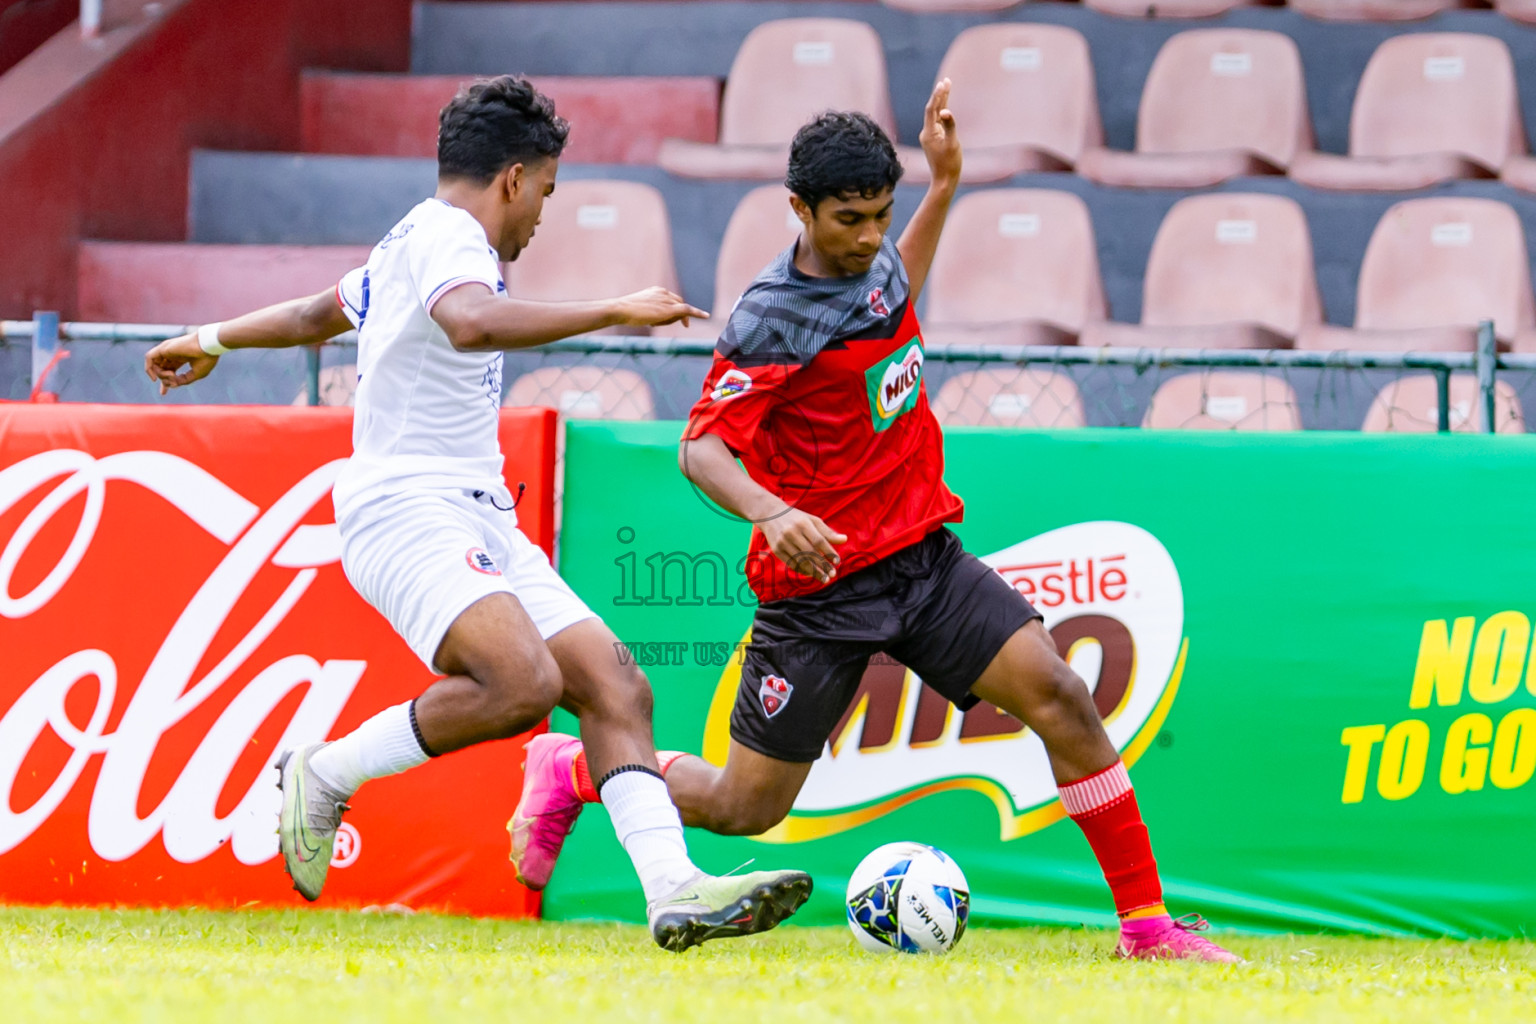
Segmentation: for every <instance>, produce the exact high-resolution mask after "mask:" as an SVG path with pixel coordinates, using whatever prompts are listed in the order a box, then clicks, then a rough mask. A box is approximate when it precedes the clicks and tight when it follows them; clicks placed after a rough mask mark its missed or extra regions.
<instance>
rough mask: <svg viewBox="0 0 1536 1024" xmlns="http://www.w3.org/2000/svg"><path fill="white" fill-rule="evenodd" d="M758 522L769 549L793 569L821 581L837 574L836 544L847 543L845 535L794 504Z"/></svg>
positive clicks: (830, 580) (838, 557) (831, 578)
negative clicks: (793, 506)
mask: <svg viewBox="0 0 1536 1024" xmlns="http://www.w3.org/2000/svg"><path fill="white" fill-rule="evenodd" d="M757 525H758V528H759V529H760V530H762V531H763V539H764V540H766V541H767V542H768V547H769V549H770V550H772V551H773V553H774V555H775V556H776V557H777V558H778V560H779V561H781V562H783V563H784V564H785V565H787V566H789V567H790V568H791V569H793V570H795V572H798V573H799V574H800V575H802V576H810V577H813V578H815V579H817V580H819V581H821V582H822V583H830V582H832V580H833V578H834V577H836V576H837V566H838V563H839V562H841V561H842V557H841V556H840V555H838V553H837V545H838V544H845V543H847V541H848V538H847V536H846V535H844V534H841V533H838V532H837V531H836V530H834V529H832V527H830V526H828V525H827V524H826V523H824V522H822V521H821V520H820V519H818V518H817V517H816V516H813V515H811V514H810V513H809V512H801V511H800V510H799V509H797V508H790V509H787V510H786V511H785V512H784V513H783V514H782V515H777V516H774V517H772V518H770V519H766V520H764V521H762V522H760V523H758V524H757Z"/></svg>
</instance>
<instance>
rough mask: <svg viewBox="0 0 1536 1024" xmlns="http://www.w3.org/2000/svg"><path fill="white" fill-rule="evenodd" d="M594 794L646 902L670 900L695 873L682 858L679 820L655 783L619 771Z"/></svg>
mask: <svg viewBox="0 0 1536 1024" xmlns="http://www.w3.org/2000/svg"><path fill="white" fill-rule="evenodd" d="M598 795H599V796H601V797H602V798H603V806H604V807H606V808H608V816H609V817H610V818H612V819H613V830H614V831H615V832H617V833H618V836H619V843H620V844H621V845H623V847H624V851H625V852H626V853H628V854H629V859H630V860H632V861H634V863H635V871H636V873H637V874H639V875H640V887H641V888H643V889H644V890H645V901H646V902H647V903H653V902H655V901H656V900H658V899H661V898H663V897H665V896H670V895H672V894H673V893H674V892H676V891H677V890H678V889H680V888H682V887H683V886H684V885H686V884H687V883H688V880H689V879H691V878H693V877H694V876H695V875H697V874H698V873H699V869H698V868H696V867H694V866H693V861H691V860H689V859H688V845H687V843H685V842H684V841H683V820H682V818H680V817H679V816H678V813H677V808H676V807H675V806H673V804H672V798H671V797H670V796H668V795H667V784H666V783H665V782H663V781H662V780H661V779H660V778H658V777H657V776H655V775H652V774H651V773H649V772H642V771H630V772H620V773H619V774H617V775H615V776H614V777H613V778H611V779H609V780H608V781H607V782H605V783H604V784H603V787H602V789H601V790H600V791H599V793H598Z"/></svg>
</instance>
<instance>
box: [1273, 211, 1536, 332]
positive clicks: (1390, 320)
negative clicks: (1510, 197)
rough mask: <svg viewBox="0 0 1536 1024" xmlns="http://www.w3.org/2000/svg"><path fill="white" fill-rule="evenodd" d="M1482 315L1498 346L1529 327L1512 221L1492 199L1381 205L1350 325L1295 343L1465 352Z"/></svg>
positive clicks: (1526, 283) (1522, 264) (1521, 241)
mask: <svg viewBox="0 0 1536 1024" xmlns="http://www.w3.org/2000/svg"><path fill="white" fill-rule="evenodd" d="M1488 318H1492V319H1493V321H1494V331H1495V333H1496V334H1497V335H1498V338H1499V341H1500V343H1501V344H1503V345H1508V344H1509V343H1510V342H1511V341H1512V340H1513V339H1514V338H1515V337H1516V336H1517V335H1519V334H1520V333H1521V332H1522V331H1529V330H1531V329H1532V328H1536V300H1533V298H1532V294H1531V268H1530V262H1529V260H1528V258H1527V256H1526V245H1525V230H1524V228H1523V227H1522V226H1521V223H1520V215H1519V214H1517V213H1516V212H1515V211H1514V209H1512V208H1511V207H1509V206H1507V205H1505V204H1504V203H1501V202H1498V201H1497V200H1493V199H1469V198H1451V197H1437V198H1431V199H1410V200H1408V201H1406V202H1402V203H1398V204H1397V205H1396V206H1393V207H1392V208H1391V209H1389V210H1388V211H1387V212H1386V213H1385V214H1384V215H1383V216H1382V218H1381V221H1380V223H1378V224H1377V225H1376V230H1375V232H1373V233H1372V235H1371V241H1370V244H1369V245H1368V246H1367V247H1366V250H1365V259H1364V260H1363V261H1362V263H1361V265H1360V285H1359V298H1358V300H1357V302H1356V306H1355V329H1354V330H1348V329H1346V328H1342V327H1332V326H1327V325H1324V326H1320V327H1314V328H1311V329H1310V330H1307V331H1303V332H1302V335H1301V337H1299V338H1298V339H1297V342H1296V346H1297V348H1304V349H1313V350H1318V349H1321V350H1334V349H1362V350H1372V351H1395V352H1471V351H1474V350H1475V349H1476V347H1477V325H1478V323H1479V322H1481V321H1482V320H1485V319H1488Z"/></svg>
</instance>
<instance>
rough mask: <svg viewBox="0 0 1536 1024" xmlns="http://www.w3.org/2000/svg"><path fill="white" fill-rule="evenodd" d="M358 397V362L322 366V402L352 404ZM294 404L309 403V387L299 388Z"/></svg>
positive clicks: (323, 403)
mask: <svg viewBox="0 0 1536 1024" xmlns="http://www.w3.org/2000/svg"><path fill="white" fill-rule="evenodd" d="M356 398H357V364H356V363H346V364H344V365H342V366H322V367H321V368H320V404H321V405H345V406H350V405H352V404H353V402H354V401H355V400H356ZM293 404H294V405H308V404H309V388H307V387H304V388H300V389H299V393H298V394H297V395H295V396H294V398H293Z"/></svg>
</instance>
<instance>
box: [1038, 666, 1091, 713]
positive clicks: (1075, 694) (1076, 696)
mask: <svg viewBox="0 0 1536 1024" xmlns="http://www.w3.org/2000/svg"><path fill="white" fill-rule="evenodd" d="M1039 689H1040V692H1039V707H1038V713H1039V714H1041V715H1044V716H1048V717H1050V718H1053V719H1055V720H1057V721H1058V722H1061V723H1063V724H1068V723H1076V724H1090V723H1097V722H1098V719H1099V713H1098V710H1097V709H1096V708H1095V707H1094V705H1093V695H1092V694H1091V693H1089V692H1088V684H1087V683H1085V682H1083V678H1082V677H1081V676H1079V675H1078V674H1077V673H1076V672H1074V671H1072V668H1071V666H1069V665H1068V664H1067V663H1066V662H1065V661H1060V660H1058V661H1057V662H1056V663H1055V664H1054V665H1052V666H1051V670H1050V672H1049V673H1048V674H1047V675H1046V678H1045V680H1044V682H1043V683H1042V685H1041V686H1040V688H1039Z"/></svg>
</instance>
